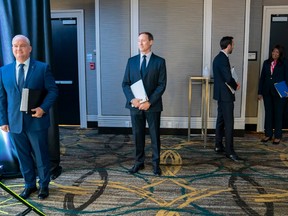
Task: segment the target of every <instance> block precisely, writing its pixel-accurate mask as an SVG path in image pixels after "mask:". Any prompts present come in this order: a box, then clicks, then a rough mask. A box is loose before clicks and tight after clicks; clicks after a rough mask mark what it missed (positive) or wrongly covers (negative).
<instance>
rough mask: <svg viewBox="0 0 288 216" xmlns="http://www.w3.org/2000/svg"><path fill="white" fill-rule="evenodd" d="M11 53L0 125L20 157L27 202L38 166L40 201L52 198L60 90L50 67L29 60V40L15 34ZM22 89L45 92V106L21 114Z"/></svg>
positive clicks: (2, 78)
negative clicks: (52, 141)
mask: <svg viewBox="0 0 288 216" xmlns="http://www.w3.org/2000/svg"><path fill="white" fill-rule="evenodd" d="M12 51H13V54H14V56H15V59H16V61H14V62H13V63H11V64H8V65H5V66H3V67H1V69H0V125H1V129H2V130H3V131H5V132H10V135H11V139H12V142H13V144H14V145H15V149H16V151H17V154H18V159H19V164H20V169H21V173H22V175H23V177H24V181H25V189H24V190H23V192H22V193H21V194H20V196H21V197H22V198H24V199H27V198H28V197H29V196H30V195H31V193H33V192H36V191H37V187H36V173H35V167H37V171H38V177H39V182H38V183H39V186H40V189H39V193H38V198H39V199H45V198H46V197H48V196H49V188H48V186H49V182H50V173H49V169H50V167H49V164H50V160H49V155H48V152H49V150H48V128H49V126H50V119H49V109H50V107H51V106H52V105H53V103H54V102H55V100H56V98H57V96H58V89H57V86H56V84H55V80H54V78H53V76H52V73H51V70H50V67H49V66H48V64H46V63H43V62H39V61H36V60H33V59H31V58H30V53H31V51H32V47H31V46H30V41H29V39H28V38H27V37H25V36H24V35H16V36H15V37H14V38H13V39H12ZM23 88H28V89H35V90H44V91H46V96H45V98H44V100H43V102H42V104H41V105H40V106H39V107H34V108H33V109H32V110H31V111H32V113H33V114H29V113H28V112H27V113H26V112H21V111H20V103H21V97H22V89H23ZM34 158H35V162H36V166H35V165H34V164H35V162H34Z"/></svg>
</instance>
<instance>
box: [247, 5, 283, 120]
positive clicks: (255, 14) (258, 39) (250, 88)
mask: <svg viewBox="0 0 288 216" xmlns="http://www.w3.org/2000/svg"><path fill="white" fill-rule="evenodd" d="M279 5H288V1H287V0H251V11H250V12H251V13H250V34H249V36H250V37H249V51H256V52H257V61H249V63H248V77H247V98H246V117H255V118H257V112H258V102H257V93H258V80H259V75H260V70H261V67H262V62H261V59H260V58H261V43H262V24H263V19H262V17H263V7H264V6H279Z"/></svg>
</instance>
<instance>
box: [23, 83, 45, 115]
mask: <svg viewBox="0 0 288 216" xmlns="http://www.w3.org/2000/svg"><path fill="white" fill-rule="evenodd" d="M46 94H47V91H46V90H36V89H28V88H23V89H22V98H21V104H20V111H22V112H26V113H28V114H33V112H32V111H31V109H34V108H37V107H39V106H40V105H41V104H42V103H43V100H44V98H45V97H46Z"/></svg>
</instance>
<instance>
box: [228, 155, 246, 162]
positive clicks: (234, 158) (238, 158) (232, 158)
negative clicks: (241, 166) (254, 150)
mask: <svg viewBox="0 0 288 216" xmlns="http://www.w3.org/2000/svg"><path fill="white" fill-rule="evenodd" d="M226 157H227V158H229V159H231V160H233V161H234V162H241V161H243V159H242V158H240V157H238V155H236V154H231V155H226Z"/></svg>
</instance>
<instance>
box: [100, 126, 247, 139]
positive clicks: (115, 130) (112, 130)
mask: <svg viewBox="0 0 288 216" xmlns="http://www.w3.org/2000/svg"><path fill="white" fill-rule="evenodd" d="M190 132H191V134H195V135H197V134H199V135H200V134H201V129H191V130H190ZM98 133H99V134H132V128H130V127H129V128H123V127H122V128H121V127H98ZM160 133H161V134H162V135H183V136H188V130H187V129H179V128H161V129H160ZM146 134H149V130H148V128H146ZM207 134H208V135H214V134H215V129H208V130H207ZM244 135H245V130H244V129H235V130H234V136H236V137H243V136H244Z"/></svg>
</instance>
